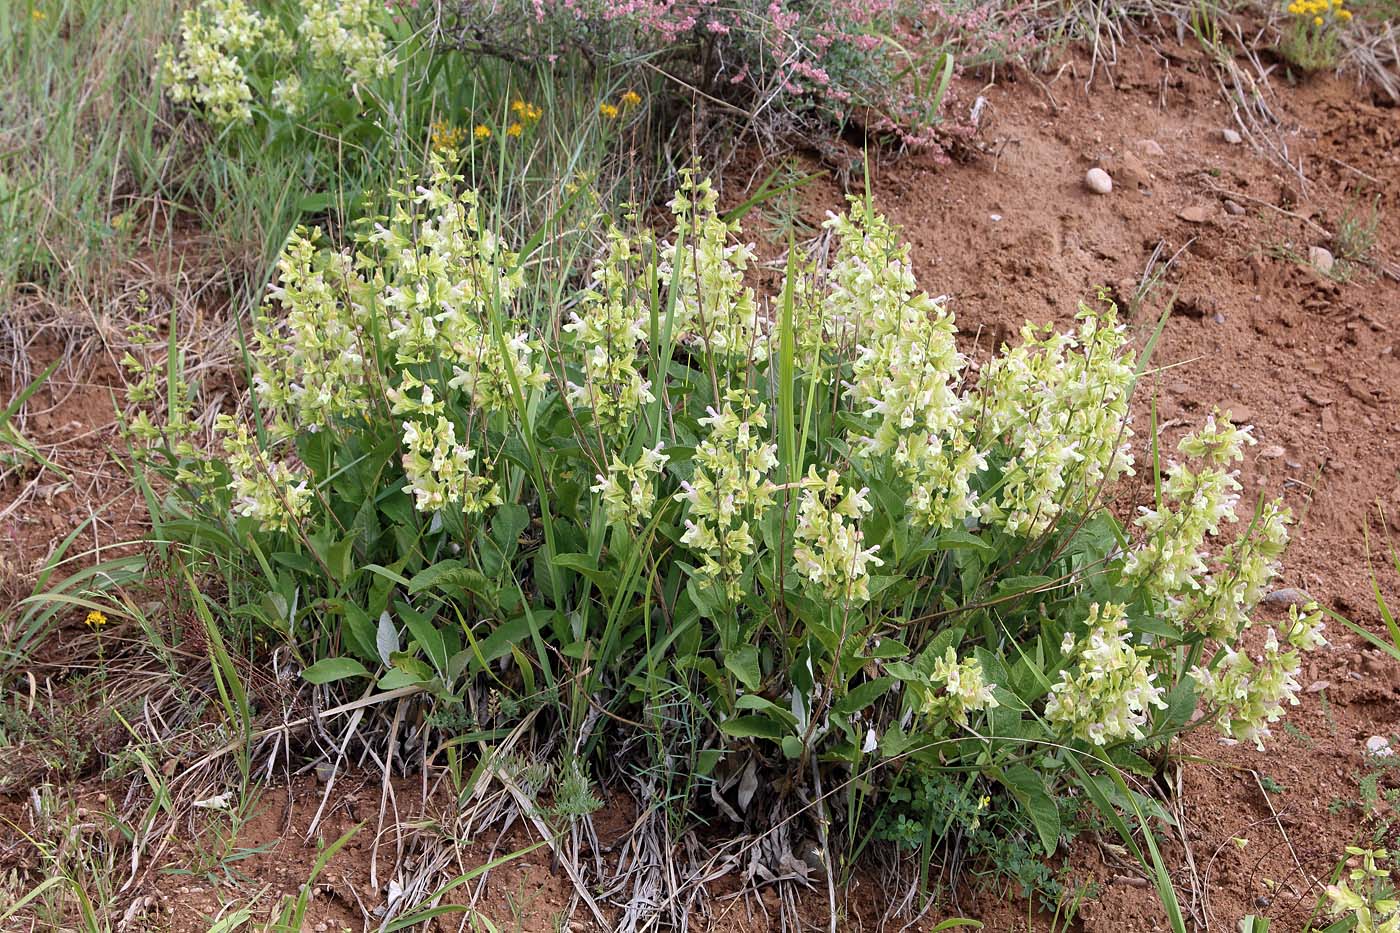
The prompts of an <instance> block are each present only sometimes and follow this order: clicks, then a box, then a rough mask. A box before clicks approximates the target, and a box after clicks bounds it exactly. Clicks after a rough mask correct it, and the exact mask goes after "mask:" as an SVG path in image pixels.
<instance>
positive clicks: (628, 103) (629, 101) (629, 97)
mask: <svg viewBox="0 0 1400 933" xmlns="http://www.w3.org/2000/svg"><path fill="white" fill-rule="evenodd" d="M641 102H642V95H640V94H638V93H637V92H636V91H631V90H629V91H627V93H625V94H623V95H622V106H624V107H635V106H637V105H638V104H640V103H641Z"/></svg>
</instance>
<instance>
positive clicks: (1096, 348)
mask: <svg viewBox="0 0 1400 933" xmlns="http://www.w3.org/2000/svg"><path fill="white" fill-rule="evenodd" d="M1078 318H1079V321H1080V326H1079V330H1078V333H1077V334H1061V333H1056V332H1054V331H1053V330H1049V329H1047V330H1045V331H1044V332H1039V331H1037V329H1036V328H1033V327H1031V326H1030V325H1027V326H1026V327H1025V328H1024V329H1023V330H1022V334H1021V336H1022V342H1021V344H1020V345H1019V346H1017V347H1015V348H1013V349H1010V350H1008V351H1006V352H1004V353H1002V354H1001V355H1000V356H997V357H995V358H994V359H993V360H992V361H991V362H990V363H989V364H988V365H987V367H986V368H985V369H984V371H983V373H982V379H981V383H980V388H981V392H980V397H981V399H982V400H983V401H984V403H985V412H986V414H985V419H986V421H985V427H984V430H985V431H987V432H988V433H989V434H990V435H991V436H992V438H994V439H995V440H997V441H999V442H1001V443H1002V444H1004V445H1005V448H1006V449H1007V450H1008V451H1009V459H1008V460H1007V461H1006V463H1005V466H1004V468H1003V479H1002V484H1001V489H1000V491H999V496H998V498H997V499H996V500H995V501H993V500H987V501H984V502H983V507H982V518H983V520H984V521H988V522H991V523H995V524H999V525H1001V526H1002V527H1003V528H1005V529H1006V530H1007V532H1009V533H1010V534H1014V535H1020V536H1022V537H1035V536H1037V535H1040V534H1042V533H1044V532H1045V531H1046V530H1047V529H1049V528H1050V527H1052V526H1053V525H1054V524H1055V523H1056V521H1057V520H1058V519H1059V517H1060V515H1061V514H1062V513H1063V512H1064V511H1065V507H1066V504H1067V503H1068V502H1080V501H1091V500H1092V498H1093V497H1094V496H1095V495H1096V494H1097V492H1098V489H1099V487H1101V486H1103V485H1106V484H1108V483H1112V482H1113V481H1115V480H1116V479H1118V478H1119V477H1120V476H1122V475H1124V474H1131V473H1132V466H1133V457H1132V453H1131V450H1130V448H1129V440H1130V438H1131V437H1132V431H1131V429H1129V428H1128V420H1129V416H1128V397H1129V393H1130V392H1131V390H1132V385H1133V376H1134V368H1133V363H1134V357H1133V354H1132V352H1131V351H1128V350H1126V349H1125V344H1126V342H1127V332H1126V328H1125V327H1124V326H1123V325H1122V324H1120V323H1119V322H1118V320H1117V315H1116V311H1115V310H1114V309H1112V308H1111V307H1110V308H1109V309H1108V310H1106V311H1094V310H1091V309H1089V308H1088V307H1084V306H1081V307H1080V310H1079V313H1078ZM1075 351H1078V352H1075Z"/></svg>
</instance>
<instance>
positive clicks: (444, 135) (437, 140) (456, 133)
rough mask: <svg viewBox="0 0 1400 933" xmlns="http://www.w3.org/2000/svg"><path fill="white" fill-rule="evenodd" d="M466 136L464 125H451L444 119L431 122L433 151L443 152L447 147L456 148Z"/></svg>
mask: <svg viewBox="0 0 1400 933" xmlns="http://www.w3.org/2000/svg"><path fill="white" fill-rule="evenodd" d="M466 138H467V131H466V128H465V127H461V126H453V125H452V124H451V123H448V122H447V121H446V120H438V121H436V122H435V123H433V126H432V137H431V142H432V146H433V151H434V152H445V151H447V150H448V149H456V148H457V147H458V146H460V145H461V144H462V141H463V140H465V139H466Z"/></svg>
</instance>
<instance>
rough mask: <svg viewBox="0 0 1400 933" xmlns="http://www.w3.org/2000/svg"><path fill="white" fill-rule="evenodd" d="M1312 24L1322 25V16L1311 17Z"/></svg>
mask: <svg viewBox="0 0 1400 933" xmlns="http://www.w3.org/2000/svg"><path fill="white" fill-rule="evenodd" d="M1313 25H1314V26H1321V25H1322V17H1321V16H1314V17H1313Z"/></svg>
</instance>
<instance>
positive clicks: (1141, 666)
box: [1045, 603, 1167, 745]
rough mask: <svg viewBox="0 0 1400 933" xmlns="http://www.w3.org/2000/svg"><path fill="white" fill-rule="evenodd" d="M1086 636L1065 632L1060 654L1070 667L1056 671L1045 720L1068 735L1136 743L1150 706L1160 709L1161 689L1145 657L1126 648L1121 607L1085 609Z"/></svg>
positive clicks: (1129, 639) (1128, 643) (1128, 639)
mask: <svg viewBox="0 0 1400 933" xmlns="http://www.w3.org/2000/svg"><path fill="white" fill-rule="evenodd" d="M1086 624H1087V625H1088V627H1089V631H1088V634H1086V635H1085V636H1083V637H1082V638H1079V639H1076V638H1075V636H1074V633H1073V632H1072V631H1070V632H1066V633H1065V637H1064V643H1063V644H1062V645H1061V650H1063V651H1064V654H1065V658H1066V660H1067V662H1069V663H1071V664H1073V665H1074V666H1075V668H1076V671H1075V672H1074V673H1071V672H1070V671H1069V670H1063V671H1061V672H1060V680H1059V683H1057V684H1055V685H1054V686H1053V687H1051V688H1050V699H1049V700H1047V701H1046V703H1045V718H1046V719H1048V720H1049V721H1050V722H1051V723H1054V724H1055V725H1057V726H1059V727H1060V728H1062V729H1064V730H1065V732H1067V733H1068V734H1070V735H1073V736H1074V737H1076V738H1079V739H1083V740H1084V741H1086V742H1092V743H1094V744H1095V745H1107V744H1109V743H1111V742H1118V741H1121V740H1123V739H1128V738H1132V739H1141V738H1143V736H1144V733H1143V731H1142V727H1143V726H1144V725H1145V724H1146V723H1147V718H1148V710H1149V709H1150V708H1151V707H1154V706H1155V707H1158V708H1165V707H1166V705H1167V704H1166V701H1165V700H1163V699H1162V694H1163V693H1164V692H1165V691H1164V690H1163V688H1161V687H1159V686H1157V684H1155V683H1154V681H1155V680H1156V676H1157V675H1156V674H1154V673H1152V672H1151V670H1150V667H1151V663H1150V661H1149V659H1148V656H1147V654H1146V653H1145V652H1144V651H1143V650H1142V649H1141V648H1139V647H1137V646H1135V645H1133V644H1132V635H1131V634H1130V633H1129V631H1128V619H1127V615H1126V613H1125V611H1124V608H1123V607H1122V606H1119V605H1114V604H1111V603H1110V604H1107V605H1104V606H1100V605H1099V604H1098V603H1095V604H1093V605H1091V606H1090V607H1089V618H1088V620H1087V623H1086Z"/></svg>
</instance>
